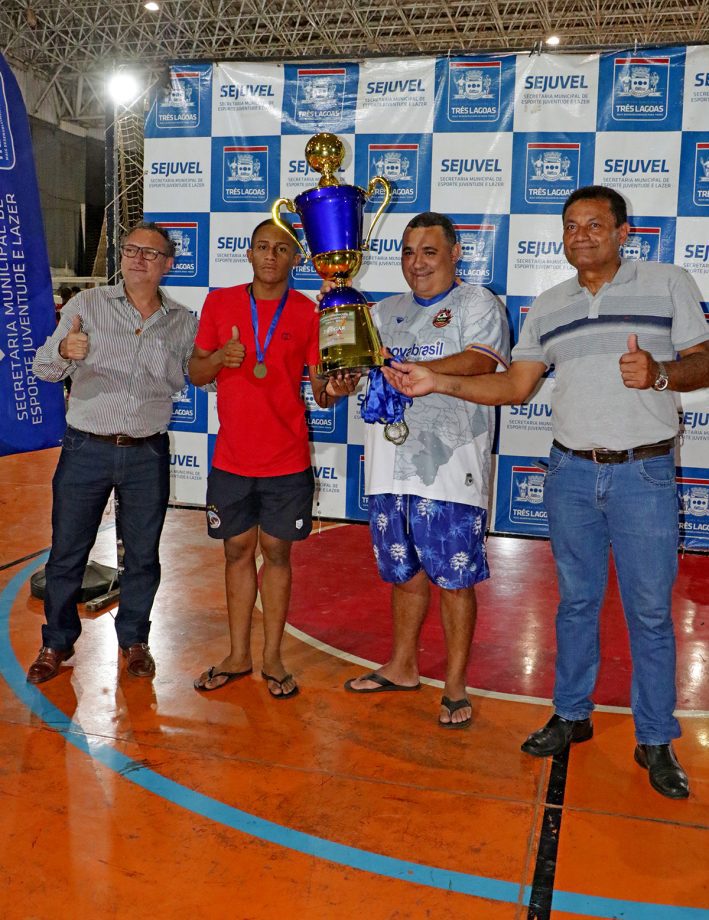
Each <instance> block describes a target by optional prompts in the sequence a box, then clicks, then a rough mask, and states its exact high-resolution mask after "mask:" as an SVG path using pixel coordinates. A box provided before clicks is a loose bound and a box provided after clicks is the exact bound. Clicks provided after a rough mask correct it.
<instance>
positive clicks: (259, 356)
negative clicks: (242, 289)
mask: <svg viewBox="0 0 709 920" xmlns="http://www.w3.org/2000/svg"><path fill="white" fill-rule="evenodd" d="M288 294H289V290H288V288H286V292H285V294H284V295H283V297H282V298H281V302H280V303H279V304H278V306H277V307H276V312H275V313H274V314H273V319H272V320H271V325H270V326H269V327H268V332H267V333H266V339H265V341H264V343H263V348H261V343H260V342H259V339H258V309H257V307H256V299H255V297H254V292H253V289H252V287H251V285H249V300H250V301H251V328H252V329H253V331H254V343H255V345H256V364H254V377H258V378H259V380H260V379H262V378H263V377H265V376H266V374H267V373H268V368H267V367H266V363H265V358H266V350H267V349H268V346H269V345H270V344H271V339H272V338H273V333H274V332H275V331H276V326H277V325H278V320H279V319H280V318H281V313H283V309H284V307H285V305H286V300H288Z"/></svg>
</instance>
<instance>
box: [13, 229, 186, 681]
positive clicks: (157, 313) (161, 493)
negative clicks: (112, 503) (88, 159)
mask: <svg viewBox="0 0 709 920" xmlns="http://www.w3.org/2000/svg"><path fill="white" fill-rule="evenodd" d="M174 254H175V246H174V243H173V242H172V241H171V240H170V238H169V236H168V235H167V233H166V232H165V230H164V229H163V228H162V227H159V226H158V225H157V224H153V223H144V222H141V223H140V224H138V225H137V226H136V227H134V228H133V229H132V230H131V231H130V232H129V233H128V234H127V235H126V236H125V237H124V239H123V241H122V244H121V273H122V275H123V282H122V283H120V284H116V285H112V286H107V287H100V288H94V289H92V290H87V291H82V292H81V293H80V294H77V295H76V296H75V297H73V298H72V299H71V300H70V301H69V303H68V304H67V305H66V306H65V307H64V309H63V310H62V314H61V317H60V320H59V324H58V325H57V328H56V330H55V332H54V334H53V335H51V336H50V337H49V338H48V339H47V341H46V342H45V343H44V345H42V347H41V348H38V349H37V353H36V355H35V359H34V363H33V365H32V370H33V372H34V374H36V376H37V377H39V378H41V379H42V380H48V381H50V382H58V381H61V380H64V379H66V378H67V377H71V380H72V391H71V398H70V399H69V408H68V412H67V429H66V434H65V435H64V441H63V444H62V451H61V454H60V456H59V463H58V464H57V469H56V472H55V474H54V480H53V483H52V488H53V505H52V549H51V552H50V554H49V560H48V562H47V566H46V570H45V571H46V579H47V582H46V590H45V599H44V614H45V617H46V620H47V623H46V625H45V626H43V627H42V648H41V649H40V651H39V655H38V656H37V658H36V659H35V661H34V662H33V663H32V665H31V666H30V668H29V670H28V672H27V680H28V681H29V682H30V683H33V684H39V683H42V682H43V681H46V680H50V679H51V678H52V677H55V676H56V674H57V673H58V672H59V668H60V665H61V663H62V662H63V661H65V660H66V659H68V658H70V657H71V656H72V655H73V654H74V642H75V641H76V640H77V639H78V638H79V634H80V633H81V620H80V619H79V614H78V611H77V606H76V602H77V597H78V595H79V590H80V588H81V582H82V579H83V575H84V568H85V566H86V562H87V560H88V557H89V552H90V550H91V547H92V546H93V544H94V542H95V539H96V534H97V532H98V528H99V525H100V523H101V517H102V515H103V512H104V509H105V507H106V503H107V501H108V499H109V497H110V495H111V492H112V491H113V489H114V488H115V490H116V495H117V497H118V502H119V504H120V509H121V530H122V535H123V543H124V549H125V559H124V564H125V570H124V572H123V574H122V576H121V596H120V606H119V608H118V613H117V615H116V633H117V636H118V643H119V645H120V647H121V650H122V652H123V655H124V657H125V658H126V659H127V665H126V666H127V669H128V672H129V673H130V674H133V675H134V676H136V677H151V676H152V675H153V674H154V673H155V662H154V660H153V657H152V655H151V654H150V648H149V647H148V633H149V630H150V610H151V607H152V604H153V599H154V597H155V592H156V591H157V589H158V585H159V584H160V560H159V555H158V544H159V541H160V534H161V531H162V527H163V522H164V520H165V511H166V510H167V503H168V498H169V495H170V483H169V469H170V455H169V445H168V436H167V426H168V423H169V421H170V415H171V413H172V395H173V393H175V392H176V391H178V390H180V389H181V388H182V387H183V386H184V379H185V373H186V370H187V363H188V361H189V358H190V355H191V353H192V345H193V342H194V336H195V330H196V326H197V323H196V320H195V318H194V317H193V316H192V314H190V313H189V312H188V311H187V310H186V309H185V308H184V307H183V306H181V305H180V304H179V303H176V302H175V301H174V300H171V299H170V298H169V297H167V296H166V295H165V294H164V293H163V292H162V291H161V290H160V288H159V287H158V284H159V282H160V278H161V277H162V276H163V275H164V274H166V273H167V272H169V270H170V268H171V267H172V262H173V256H174Z"/></svg>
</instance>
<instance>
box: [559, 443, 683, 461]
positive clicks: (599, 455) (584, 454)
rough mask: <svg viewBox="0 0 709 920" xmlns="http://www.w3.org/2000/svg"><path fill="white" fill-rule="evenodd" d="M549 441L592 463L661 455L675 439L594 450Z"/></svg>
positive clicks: (668, 449) (673, 444) (672, 445)
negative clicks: (624, 447)
mask: <svg viewBox="0 0 709 920" xmlns="http://www.w3.org/2000/svg"><path fill="white" fill-rule="evenodd" d="M551 443H552V444H553V445H554V447H556V448H558V449H559V450H563V451H564V452H565V453H567V454H573V456H574V457H581V458H582V459H583V460H593V462H594V463H628V462H629V461H630V460H647V459H648V458H649V457H661V456H662V455H663V454H667V453H669V452H670V450H672V448H673V447H674V446H675V439H674V438H668V439H667V440H666V441H658V442H657V444H641V445H640V446H639V447H633V448H632V449H631V450H608V449H607V448H605V447H596V448H595V449H594V450H572V449H571V448H570V447H564V445H563V444H559V442H558V441H552V442H551Z"/></svg>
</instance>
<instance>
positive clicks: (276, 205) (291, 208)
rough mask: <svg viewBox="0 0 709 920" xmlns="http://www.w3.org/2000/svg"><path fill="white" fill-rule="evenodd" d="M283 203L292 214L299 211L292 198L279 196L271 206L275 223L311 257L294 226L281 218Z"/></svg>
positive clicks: (304, 254) (307, 256) (307, 257)
mask: <svg viewBox="0 0 709 920" xmlns="http://www.w3.org/2000/svg"><path fill="white" fill-rule="evenodd" d="M372 181H374V180H372ZM281 205H285V206H286V207H287V208H288V210H289V211H290V212H291V214H297V213H298V212H297V211H296V209H295V205H294V204H293V202H292V201H291V200H290V198H279V199H278V200H277V201H275V202H274V204H273V207H272V208H271V217H272V218H273V223H274V224H275V225H276V226H277V227H280V229H281V230H283V232H284V233H287V234H288V236H289V237H290V238H291V239H292V240H293V242H294V243H295V245H296V246H297V247H298V249H300V251H301V252H302V253H303V258H305V259H306V260H307V259H309V258H310V256H309V255H308V253H307V251H306V250H305V248H304V247H303V244H302V243H301V242H300V240H299V239H298V237H297V236H296V235H295V233H293V228H292V227H291V225H290V224H289V223H287V222H286V221H285V220H281V215H280V210H281Z"/></svg>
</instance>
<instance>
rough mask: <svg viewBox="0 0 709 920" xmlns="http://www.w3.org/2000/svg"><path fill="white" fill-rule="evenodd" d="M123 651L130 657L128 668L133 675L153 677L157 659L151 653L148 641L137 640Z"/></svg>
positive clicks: (126, 656) (124, 654) (125, 656)
mask: <svg viewBox="0 0 709 920" xmlns="http://www.w3.org/2000/svg"><path fill="white" fill-rule="evenodd" d="M121 651H122V652H123V657H124V658H127V659H128V664H127V665H126V669H127V671H128V673H129V674H132V675H133V677H152V676H153V674H155V659H154V658H153V656H152V655H151V654H150V646H149V645H148V643H147V642H137V643H136V644H135V645H131V646H129V647H128V648H123V649H121Z"/></svg>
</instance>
